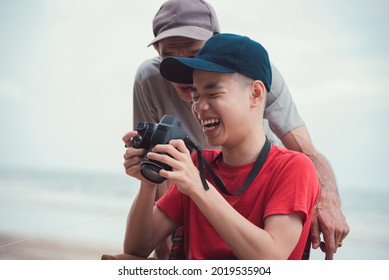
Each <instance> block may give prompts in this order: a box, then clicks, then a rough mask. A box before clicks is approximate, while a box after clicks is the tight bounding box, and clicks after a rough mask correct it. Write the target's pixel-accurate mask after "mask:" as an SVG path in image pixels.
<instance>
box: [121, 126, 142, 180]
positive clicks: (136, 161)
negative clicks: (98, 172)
mask: <svg viewBox="0 0 389 280" xmlns="http://www.w3.org/2000/svg"><path fill="white" fill-rule="evenodd" d="M137 134H138V132H137V131H130V132H128V133H126V134H125V135H124V136H123V138H122V140H123V142H124V145H125V146H126V152H125V153H124V155H123V158H124V164H123V165H124V168H125V170H126V173H127V175H129V176H131V177H134V178H136V179H138V180H140V181H144V180H146V179H145V178H144V177H143V176H142V174H141V173H140V163H141V161H142V158H143V155H144V153H145V149H135V148H134V147H132V143H131V140H132V138H133V137H135V136H136V135H137Z"/></svg>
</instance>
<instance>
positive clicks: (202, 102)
mask: <svg viewBox="0 0 389 280" xmlns="http://www.w3.org/2000/svg"><path fill="white" fill-rule="evenodd" d="M192 107H193V111H194V112H196V113H201V112H204V111H207V110H208V109H209V104H208V102H207V100H206V98H199V99H198V100H196V101H195V102H193V106H192Z"/></svg>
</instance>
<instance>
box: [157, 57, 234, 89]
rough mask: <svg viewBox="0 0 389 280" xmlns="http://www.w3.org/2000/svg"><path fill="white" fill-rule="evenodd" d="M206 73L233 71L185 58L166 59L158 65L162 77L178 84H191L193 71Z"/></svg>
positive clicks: (197, 59) (206, 62)
mask: <svg viewBox="0 0 389 280" xmlns="http://www.w3.org/2000/svg"><path fill="white" fill-rule="evenodd" d="M195 69H196V70H202V71H207V72H219V73H233V72H236V71H235V70H233V69H231V68H228V67H224V66H222V65H219V64H216V63H214V62H211V61H208V60H204V59H199V58H187V57H173V56H171V57H167V58H165V59H164V60H163V61H162V62H161V65H160V68H159V70H160V72H161V75H162V77H164V78H165V79H166V80H168V81H170V82H173V83H178V84H193V70H195Z"/></svg>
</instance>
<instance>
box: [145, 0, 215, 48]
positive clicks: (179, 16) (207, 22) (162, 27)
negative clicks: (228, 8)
mask: <svg viewBox="0 0 389 280" xmlns="http://www.w3.org/2000/svg"><path fill="white" fill-rule="evenodd" d="M153 32H154V36H155V38H154V40H152V41H151V42H150V44H149V45H148V46H150V45H152V44H154V43H156V42H158V41H160V40H162V39H165V38H168V37H174V36H181V37H187V38H192V39H196V40H208V39H209V38H210V37H212V35H214V34H217V33H220V27H219V22H218V20H217V17H216V13H215V11H214V9H213V8H212V6H211V5H210V4H209V3H207V2H205V1H202V0H168V1H166V2H164V3H163V4H162V6H161V8H160V9H159V11H158V12H157V14H156V15H155V17H154V20H153Z"/></svg>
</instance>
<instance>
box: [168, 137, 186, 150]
mask: <svg viewBox="0 0 389 280" xmlns="http://www.w3.org/2000/svg"><path fill="white" fill-rule="evenodd" d="M169 144H170V145H172V146H173V147H175V148H176V149H177V150H179V151H180V152H182V153H189V150H188V148H187V147H186V145H185V143H184V141H183V140H181V139H173V140H170V142H169Z"/></svg>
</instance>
